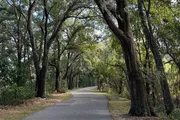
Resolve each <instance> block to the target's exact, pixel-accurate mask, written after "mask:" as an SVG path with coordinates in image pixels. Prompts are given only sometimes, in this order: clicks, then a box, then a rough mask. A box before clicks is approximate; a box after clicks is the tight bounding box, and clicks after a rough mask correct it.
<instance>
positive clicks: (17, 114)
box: [0, 92, 72, 120]
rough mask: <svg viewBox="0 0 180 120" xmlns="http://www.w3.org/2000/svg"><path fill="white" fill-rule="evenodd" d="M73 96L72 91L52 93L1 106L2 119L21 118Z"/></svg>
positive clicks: (0, 114) (0, 115)
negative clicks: (45, 96)
mask: <svg viewBox="0 0 180 120" xmlns="http://www.w3.org/2000/svg"><path fill="white" fill-rule="evenodd" d="M70 97H72V95H71V94H70V92H67V93H63V94H56V93H54V94H51V95H50V96H49V97H47V98H32V99H29V100H25V101H24V102H22V103H21V104H19V105H7V106H0V120H19V119H21V118H23V117H25V116H28V115H30V114H32V113H34V112H36V111H39V110H41V109H43V108H45V107H47V106H51V105H53V104H55V103H57V102H60V101H62V100H66V99H68V98H70Z"/></svg>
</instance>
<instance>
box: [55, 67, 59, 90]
mask: <svg viewBox="0 0 180 120" xmlns="http://www.w3.org/2000/svg"><path fill="white" fill-rule="evenodd" d="M59 77H60V72H59V69H58V68H56V81H55V91H56V92H57V93H60V84H59Z"/></svg>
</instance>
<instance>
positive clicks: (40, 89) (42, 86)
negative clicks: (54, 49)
mask: <svg viewBox="0 0 180 120" xmlns="http://www.w3.org/2000/svg"><path fill="white" fill-rule="evenodd" d="M47 66H48V53H47V50H46V49H45V51H44V56H43V60H42V68H41V69H40V71H39V77H37V81H38V82H37V83H38V84H37V93H36V97H41V98H45V97H46V93H45V91H46V80H45V79H46V72H47Z"/></svg>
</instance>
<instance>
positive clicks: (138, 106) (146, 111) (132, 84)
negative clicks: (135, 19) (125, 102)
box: [95, 0, 152, 116]
mask: <svg viewBox="0 0 180 120" xmlns="http://www.w3.org/2000/svg"><path fill="white" fill-rule="evenodd" d="M95 2H96V4H97V5H98V7H99V9H100V11H101V13H102V14H103V17H104V19H105V20H106V22H107V24H108V26H109V28H110V29H111V30H112V32H113V33H114V34H115V35H116V37H117V38H118V40H119V41H120V43H121V47H122V49H123V54H124V59H125V63H126V69H127V74H128V78H129V79H128V86H129V89H130V95H131V109H130V111H129V114H131V115H133V116H151V115H152V114H151V111H150V104H149V103H148V100H147V96H146V92H145V83H144V79H143V77H142V73H141V70H140V69H139V61H138V59H137V53H136V49H135V43H134V41H133V36H132V29H131V27H130V21H129V15H128V12H127V11H126V7H127V6H126V4H127V3H126V2H127V1H126V0H116V2H115V3H116V6H117V9H116V11H112V10H113V8H112V9H109V8H107V6H106V3H105V1H104V0H95ZM113 7H115V6H113ZM112 15H113V16H114V18H116V20H117V22H118V26H117V25H116V23H115V22H114V20H113V19H112V18H113V17H112Z"/></svg>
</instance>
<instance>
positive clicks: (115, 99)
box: [92, 89, 162, 120]
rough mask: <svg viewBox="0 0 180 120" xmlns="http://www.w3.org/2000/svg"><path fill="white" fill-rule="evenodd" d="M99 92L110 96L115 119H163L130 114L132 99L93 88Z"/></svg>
mask: <svg viewBox="0 0 180 120" xmlns="http://www.w3.org/2000/svg"><path fill="white" fill-rule="evenodd" d="M92 91H93V92H95V93H97V94H102V95H105V96H107V97H108V99H109V102H108V107H109V111H110V112H111V115H112V117H113V119H114V120H162V119H160V118H158V117H134V116H129V115H128V112H129V109H130V104H131V103H130V100H128V99H126V98H122V97H119V95H118V94H109V93H107V92H101V91H98V90H96V89H94V90H92Z"/></svg>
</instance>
